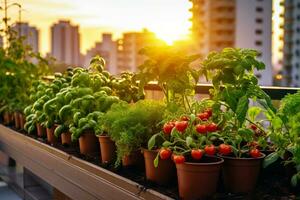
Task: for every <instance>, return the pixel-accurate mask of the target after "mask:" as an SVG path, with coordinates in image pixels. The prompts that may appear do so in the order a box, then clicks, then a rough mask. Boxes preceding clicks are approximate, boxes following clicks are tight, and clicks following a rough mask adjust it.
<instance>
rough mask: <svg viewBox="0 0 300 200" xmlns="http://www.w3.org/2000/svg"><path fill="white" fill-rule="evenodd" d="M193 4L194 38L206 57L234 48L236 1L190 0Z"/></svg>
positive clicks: (199, 50) (200, 51)
mask: <svg viewBox="0 0 300 200" xmlns="http://www.w3.org/2000/svg"><path fill="white" fill-rule="evenodd" d="M190 1H191V2H192V4H193V6H192V8H191V9H190V11H191V13H192V19H191V20H192V28H191V30H192V36H193V40H194V41H195V43H196V46H197V47H198V48H197V49H198V52H199V53H201V55H202V56H203V57H204V56H206V55H207V54H208V53H209V52H210V51H219V50H222V49H223V48H224V47H229V46H234V42H235V7H236V5H235V4H236V3H235V0H218V1H211V0H190Z"/></svg>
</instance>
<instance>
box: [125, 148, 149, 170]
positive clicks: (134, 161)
mask: <svg viewBox="0 0 300 200" xmlns="http://www.w3.org/2000/svg"><path fill="white" fill-rule="evenodd" d="M122 165H123V167H131V166H136V167H138V168H140V169H144V168H145V166H144V158H143V155H142V153H141V151H140V150H137V151H134V152H131V153H130V154H129V155H126V156H124V157H123V158H122Z"/></svg>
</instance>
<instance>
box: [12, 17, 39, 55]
mask: <svg viewBox="0 0 300 200" xmlns="http://www.w3.org/2000/svg"><path fill="white" fill-rule="evenodd" d="M12 29H13V30H14V31H16V32H17V34H18V35H19V36H22V37H25V39H24V43H25V44H26V45H29V46H31V48H32V50H33V51H34V52H38V51H39V31H38V29H37V28H36V27H34V26H30V25H29V24H28V23H25V22H21V23H20V22H18V23H16V24H15V25H14V26H13V27H12Z"/></svg>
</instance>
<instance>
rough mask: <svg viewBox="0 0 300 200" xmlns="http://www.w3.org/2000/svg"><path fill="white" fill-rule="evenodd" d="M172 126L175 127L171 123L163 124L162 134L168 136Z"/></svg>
mask: <svg viewBox="0 0 300 200" xmlns="http://www.w3.org/2000/svg"><path fill="white" fill-rule="evenodd" d="M174 126H175V125H174V124H173V123H171V122H168V123H165V124H164V126H163V131H164V133H165V134H168V135H170V134H171V132H172V129H173V128H174Z"/></svg>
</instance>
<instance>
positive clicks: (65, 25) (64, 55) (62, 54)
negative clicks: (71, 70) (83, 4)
mask: <svg viewBox="0 0 300 200" xmlns="http://www.w3.org/2000/svg"><path fill="white" fill-rule="evenodd" d="M51 55H52V56H53V57H54V58H56V60H57V62H59V63H64V64H67V65H74V66H80V65H81V62H80V61H81V56H80V35H79V27H78V26H74V25H72V24H71V23H70V21H63V20H60V21H59V22H58V23H56V24H54V25H53V26H51Z"/></svg>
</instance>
